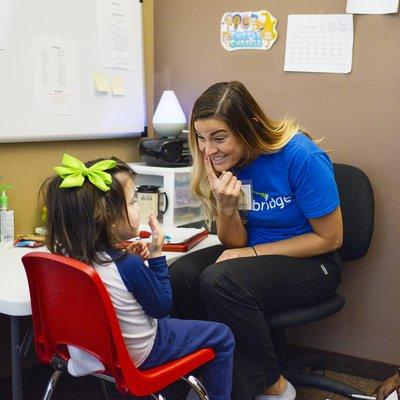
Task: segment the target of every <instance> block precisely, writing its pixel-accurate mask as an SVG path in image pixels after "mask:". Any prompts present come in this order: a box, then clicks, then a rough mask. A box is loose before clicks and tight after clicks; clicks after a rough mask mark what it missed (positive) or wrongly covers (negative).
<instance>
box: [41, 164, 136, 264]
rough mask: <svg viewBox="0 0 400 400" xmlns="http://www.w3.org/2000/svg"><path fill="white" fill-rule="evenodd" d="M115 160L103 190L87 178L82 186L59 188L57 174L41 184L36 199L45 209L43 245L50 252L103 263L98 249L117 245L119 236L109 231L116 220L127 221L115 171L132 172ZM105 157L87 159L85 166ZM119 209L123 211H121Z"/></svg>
mask: <svg viewBox="0 0 400 400" xmlns="http://www.w3.org/2000/svg"><path fill="white" fill-rule="evenodd" d="M110 159H111V160H115V161H116V165H115V167H114V168H112V169H109V170H107V171H106V172H108V173H109V174H110V175H111V177H112V183H111V184H110V185H109V187H110V190H108V191H106V192H103V191H102V190H100V189H98V188H97V187H96V186H94V185H93V184H92V183H91V182H90V181H89V180H88V179H87V178H86V179H85V181H84V183H83V185H82V186H81V187H74V188H66V189H62V188H60V187H59V186H60V184H61V182H62V180H63V178H61V177H60V176H58V175H56V176H53V177H50V178H48V179H46V181H45V182H43V184H42V185H41V188H40V191H39V198H40V199H41V202H42V203H43V205H44V206H45V207H46V209H47V215H46V223H45V225H46V245H47V247H48V249H49V250H50V251H51V252H52V253H56V254H64V255H68V256H70V257H72V258H75V259H77V260H80V261H82V262H85V263H87V264H91V263H92V262H96V263H105V260H104V259H102V258H101V257H99V255H98V254H97V252H101V251H105V250H107V249H110V248H114V249H116V248H117V242H118V239H117V238H115V237H114V236H113V234H112V226H113V224H114V223H116V221H118V220H120V219H123V218H126V221H127V222H128V223H129V218H128V209H127V204H126V200H125V192H124V187H123V185H121V183H120V182H119V181H118V179H116V177H115V175H116V174H118V173H125V174H127V179H134V178H133V177H134V176H135V175H136V174H135V172H134V171H132V169H131V168H130V167H129V166H128V165H127V164H126V163H125V162H123V161H121V160H119V159H118V158H115V157H112V158H110ZM102 160H104V159H103V158H99V159H97V160H92V161H88V162H86V163H85V165H86V167H90V166H92V165H93V164H95V163H97V162H99V161H102ZM121 210H125V212H124V213H123V214H121Z"/></svg>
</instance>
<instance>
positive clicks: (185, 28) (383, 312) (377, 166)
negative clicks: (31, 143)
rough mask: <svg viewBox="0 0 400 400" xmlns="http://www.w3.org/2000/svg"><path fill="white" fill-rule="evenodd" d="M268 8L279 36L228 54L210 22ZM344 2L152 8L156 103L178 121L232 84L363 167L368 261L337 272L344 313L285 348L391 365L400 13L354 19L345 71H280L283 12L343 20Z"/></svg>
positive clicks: (169, 0) (399, 184) (394, 359)
mask: <svg viewBox="0 0 400 400" xmlns="http://www.w3.org/2000/svg"><path fill="white" fill-rule="evenodd" d="M265 7H268V9H269V11H270V12H271V13H272V15H274V16H275V17H277V18H278V25H277V28H278V32H279V37H278V40H277V42H276V43H275V45H274V46H273V47H272V49H271V50H270V51H235V52H227V51H225V50H224V49H223V48H222V46H221V45H220V44H219V23H220V19H221V16H222V14H223V13H224V12H227V11H245V10H260V9H264V8H265ZM345 9H346V0H338V1H332V0H308V1H294V0H286V1H282V0H270V1H268V2H265V1H261V0H252V1H244V0H242V1H239V0H229V1H228V0H219V1H215V0H203V1H201V2H197V1H196V2H195V1H193V0H188V1H186V2H182V1H180V0H157V1H155V20H154V24H155V38H156V39H155V100H156V102H158V100H159V98H160V96H161V93H162V91H163V90H164V89H173V90H175V92H176V94H177V96H178V98H179V100H180V102H181V104H182V106H183V108H184V111H185V112H186V114H188V113H189V110H190V108H191V106H192V104H193V101H194V100H195V98H196V97H197V96H198V95H199V94H200V93H201V92H202V91H203V90H205V89H206V88H207V87H208V86H209V85H210V84H212V83H214V82H217V81H221V80H233V79H237V80H241V81H243V82H244V83H245V84H246V85H247V86H248V88H249V89H250V91H251V92H252V93H253V94H254V96H255V97H256V98H257V99H258V100H259V101H260V103H261V105H262V106H263V107H264V109H265V110H266V112H267V114H269V115H271V116H272V117H280V116H283V114H285V113H288V114H290V115H292V116H295V117H296V118H298V119H299V120H300V122H301V123H302V125H303V127H304V128H306V129H307V130H308V131H310V132H312V133H314V134H316V135H318V136H324V137H325V138H326V139H325V141H324V142H323V146H324V147H325V148H332V149H334V153H333V158H334V160H335V161H337V162H343V163H349V164H353V165H356V166H358V167H360V168H362V169H363V170H364V171H365V172H366V173H367V174H368V175H369V177H370V179H371V181H372V184H373V187H374V191H375V197H376V229H375V233H374V239H373V244H372V247H371V249H370V252H369V254H368V255H367V256H366V257H365V258H364V259H363V260H361V261H358V262H354V263H352V264H351V265H350V264H348V265H347V266H346V268H345V272H344V275H343V284H342V286H341V289H340V292H342V293H343V294H344V295H345V297H346V300H347V304H346V307H345V309H344V310H343V311H342V312H340V313H339V314H337V315H336V316H334V317H331V318H329V319H327V320H325V321H320V322H318V323H314V324H311V325H309V326H308V327H301V328H297V329H295V330H292V332H293V331H294V334H295V336H296V337H295V338H294V334H293V338H292V341H294V342H296V343H300V344H304V345H307V346H310V347H317V348H322V349H326V350H330V351H336V352H339V353H344V354H348V355H354V356H358V357H363V358H369V359H375V360H379V361H384V362H391V363H397V364H400V311H399V309H400V297H399V290H400V271H399V269H400V246H399V245H398V243H397V242H398V237H399V234H400V228H399V227H400V208H399V204H400V173H399V168H398V156H399V152H400V146H399V128H400V107H399V105H400V78H399V76H400V75H399V71H400V55H399V43H400V15H399V14H396V15H388V16H382V15H377V16H371V15H366V16H362V15H359V16H355V17H354V34H355V39H354V58H353V72H352V73H350V74H340V75H339V74H316V73H287V72H284V71H283V63H284V50H285V36H286V21H287V16H288V14H315V13H343V12H344V11H345Z"/></svg>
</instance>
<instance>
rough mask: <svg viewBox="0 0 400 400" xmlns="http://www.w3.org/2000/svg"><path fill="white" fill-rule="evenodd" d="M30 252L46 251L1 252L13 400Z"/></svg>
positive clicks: (0, 309)
mask: <svg viewBox="0 0 400 400" xmlns="http://www.w3.org/2000/svg"><path fill="white" fill-rule="evenodd" d="M215 244H220V242H219V240H218V237H217V236H216V235H209V236H208V237H207V238H205V239H204V240H203V241H201V242H200V243H198V244H197V245H195V246H194V247H192V248H191V249H190V250H189V251H188V252H186V253H178V252H165V253H164V254H165V256H166V257H167V262H168V264H171V263H172V262H173V261H175V260H177V259H178V258H179V257H182V256H183V255H185V254H187V253H190V252H191V251H195V250H199V249H202V248H205V247H209V246H213V245H215ZM32 251H46V248H45V247H37V248H35V249H30V248H18V247H12V248H10V249H4V250H1V251H0V313H1V314H5V315H9V316H10V318H11V379H12V399H13V400H22V369H21V356H20V354H19V353H20V348H21V339H20V317H24V316H26V315H31V313H32V312H31V301H30V297H29V287H28V280H27V278H26V275H25V269H24V267H23V265H22V262H21V257H22V256H24V255H25V254H27V253H30V252H32Z"/></svg>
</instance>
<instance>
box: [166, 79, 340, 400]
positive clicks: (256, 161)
mask: <svg viewBox="0 0 400 400" xmlns="http://www.w3.org/2000/svg"><path fill="white" fill-rule="evenodd" d="M189 143H190V148H191V152H192V156H193V176H192V178H193V179H192V192H193V194H194V195H195V196H197V197H198V198H199V199H200V200H201V201H202V203H203V205H204V208H205V211H206V216H207V219H208V221H209V222H211V221H214V222H215V224H216V229H217V234H218V237H219V239H220V241H221V243H222V245H221V246H214V247H210V248H207V249H204V250H199V251H197V252H193V253H191V254H188V255H187V256H185V257H182V258H181V259H179V260H178V261H176V262H175V263H174V264H173V265H172V266H171V268H170V273H171V277H172V286H173V294H174V306H173V307H174V309H173V312H174V315H175V316H179V317H181V318H187V319H193V318H197V319H210V320H214V321H220V322H224V323H225V324H227V325H228V326H229V327H230V328H231V329H232V331H233V333H234V336H235V340H236V348H235V358H234V382H233V399H235V400H250V399H254V398H255V397H257V399H258V400H267V399H276V400H278V399H279V400H283V399H285V400H292V399H294V398H295V396H296V392H295V390H294V388H293V386H292V385H291V384H290V382H288V381H286V379H285V378H284V377H283V375H282V371H281V369H280V367H279V360H278V359H277V356H276V354H275V350H274V345H273V342H272V339H271V334H270V330H269V327H268V323H267V318H266V317H268V315H269V314H270V313H272V312H276V311H280V310H285V309H290V308H293V307H297V306H306V305H311V304H316V303H319V302H321V301H324V300H325V299H328V298H329V297H330V296H332V295H333V293H334V292H335V290H336V288H337V286H338V284H339V283H340V274H341V270H342V266H341V261H340V258H339V257H338V255H337V254H336V253H335V250H336V249H338V248H339V247H340V246H341V242H342V235H343V228H342V218H341V211H340V203H339V196H338V192H337V188H336V183H335V179H334V174H333V167H332V163H331V161H330V159H329V157H328V156H327V154H326V153H325V152H324V151H323V150H321V149H320V148H319V147H318V146H317V144H316V142H315V141H313V140H312V139H311V137H310V136H309V135H308V134H306V133H304V132H302V130H301V129H300V128H299V126H298V124H297V123H296V122H295V121H294V120H292V119H282V120H273V119H271V118H269V117H267V116H266V115H265V113H264V112H263V110H262V109H261V108H260V106H259V105H258V104H257V102H256V101H255V100H254V98H253V97H252V96H251V94H250V93H249V92H248V90H247V89H246V88H245V86H244V85H243V84H242V83H240V82H220V83H216V84H214V85H212V86H211V87H209V88H208V89H207V90H206V91H205V92H204V93H203V94H202V95H201V96H200V97H199V98H198V99H197V100H196V102H195V104H194V107H193V111H192V115H191V119H190V130H189Z"/></svg>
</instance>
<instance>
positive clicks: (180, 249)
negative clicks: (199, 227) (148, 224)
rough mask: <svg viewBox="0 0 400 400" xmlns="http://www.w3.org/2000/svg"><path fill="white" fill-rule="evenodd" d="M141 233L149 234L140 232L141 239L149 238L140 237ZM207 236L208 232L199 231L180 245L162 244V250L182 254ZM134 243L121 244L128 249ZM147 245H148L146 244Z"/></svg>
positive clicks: (127, 241) (128, 241)
mask: <svg viewBox="0 0 400 400" xmlns="http://www.w3.org/2000/svg"><path fill="white" fill-rule="evenodd" d="M142 233H146V234H147V233H149V232H147V231H140V233H139V237H140V238H141V239H144V238H146V237H147V238H148V237H149V236H142ZM207 236H208V230H206V229H205V230H204V231H201V232H199V233H197V234H195V235H193V236H192V237H190V238H189V239H187V240H185V241H183V242H181V243H164V244H163V247H162V250H163V251H176V252H182V253H184V252H185V251H188V250H189V249H191V248H192V247H193V246H195V245H196V244H197V243H199V242H201V241H202V240H204V239H205V238H206V237H207ZM132 243H134V242H133V241H130V240H124V241H123V242H122V245H123V247H128V246H129V245H130V244H132ZM147 245H148V244H147Z"/></svg>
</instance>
